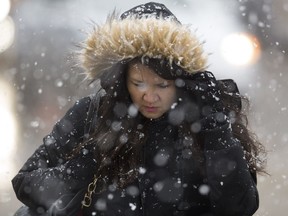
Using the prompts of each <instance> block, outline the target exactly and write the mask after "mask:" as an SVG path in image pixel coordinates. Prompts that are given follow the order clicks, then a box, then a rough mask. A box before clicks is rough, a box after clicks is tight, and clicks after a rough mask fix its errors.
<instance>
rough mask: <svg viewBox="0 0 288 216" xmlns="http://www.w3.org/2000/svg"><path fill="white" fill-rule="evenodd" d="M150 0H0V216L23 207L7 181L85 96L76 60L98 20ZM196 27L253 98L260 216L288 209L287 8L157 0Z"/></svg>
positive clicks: (263, 0) (281, 2)
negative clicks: (263, 167)
mask: <svg viewBox="0 0 288 216" xmlns="http://www.w3.org/2000/svg"><path fill="white" fill-rule="evenodd" d="M145 2H149V1H147V0H125V1H119V0H118V1H117V0H108V1H95V0H58V1H55V0H54V1H52V0H41V1H39V0H0V140H1V141H0V216H9V215H13V214H14V212H15V211H16V210H17V208H19V207H20V206H21V203H20V202H19V201H18V200H17V198H16V196H15V194H14V191H13V189H12V184H11V179H12V178H13V177H14V175H15V174H16V173H17V172H18V170H19V169H20V168H21V166H22V164H23V163H24V162H25V161H26V160H27V158H28V157H29V156H30V155H31V154H32V153H33V152H34V150H35V149H36V148H37V147H38V146H39V145H40V144H41V143H42V138H43V137H44V136H45V135H47V134H48V133H49V132H50V131H51V129H52V127H53V125H54V124H55V123H56V121H57V120H59V119H60V118H61V117H62V116H63V115H64V114H65V112H66V111H67V109H68V108H69V107H70V106H72V104H74V102H75V101H76V100H77V99H79V98H80V97H82V96H83V95H87V94H90V92H91V91H92V89H89V88H86V87H85V84H83V82H82V80H83V78H84V76H83V75H82V74H81V73H82V71H81V68H80V67H79V65H78V60H77V59H76V58H75V53H77V52H79V50H80V48H79V46H81V42H82V41H83V40H84V39H85V38H86V36H87V32H89V31H90V30H91V29H92V28H93V25H94V24H95V23H101V22H104V20H105V19H106V15H107V14H108V13H109V12H113V10H114V9H116V11H119V12H124V11H125V10H127V9H129V8H131V7H133V6H134V5H135V6H136V5H138V4H141V3H145ZM158 2H160V3H164V4H165V5H166V6H167V7H168V8H171V9H172V10H173V13H174V14H175V15H176V16H177V17H178V18H179V20H180V21H181V22H182V23H183V24H191V29H192V30H194V31H196V33H197V34H198V36H199V37H200V39H202V40H203V41H204V42H205V44H204V48H205V50H206V52H207V53H209V57H208V60H209V65H210V66H209V70H210V71H212V72H213V73H214V74H215V76H216V78H218V79H228V78H232V79H234V80H235V81H236V82H237V83H238V87H239V89H240V92H241V93H242V94H244V95H246V96H247V97H248V98H249V99H250V100H251V107H250V115H249V117H250V128H251V129H252V130H253V131H255V133H256V135H257V136H258V138H259V139H260V141H261V142H262V143H263V144H264V145H265V147H266V149H267V151H268V154H267V173H268V174H267V175H259V176H258V189H259V193H260V207H259V210H258V211H257V213H256V214H255V215H257V216H276V215H277V216H286V215H287V212H288V169H287V167H288V130H287V129H288V99H287V92H288V71H287V68H288V28H287V23H288V1H287V0H273V1H272V0H236V1H231V0H203V1H199V0H159V1H158Z"/></svg>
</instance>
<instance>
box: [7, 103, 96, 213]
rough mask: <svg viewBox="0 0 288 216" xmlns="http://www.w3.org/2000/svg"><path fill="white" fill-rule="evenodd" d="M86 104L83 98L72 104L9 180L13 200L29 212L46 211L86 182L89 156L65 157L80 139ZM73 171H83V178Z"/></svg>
mask: <svg viewBox="0 0 288 216" xmlns="http://www.w3.org/2000/svg"><path fill="white" fill-rule="evenodd" d="M90 101H91V100H90V98H88V97H87V98H83V99H81V100H79V101H78V102H76V103H75V105H74V106H73V107H72V108H70V109H69V110H68V112H67V113H66V114H65V116H64V117H63V118H62V119H61V120H60V121H58V122H57V123H56V125H55V126H54V128H53V130H52V132H51V133H50V134H49V135H48V136H46V137H45V138H44V139H43V144H42V145H40V146H39V148H38V149H37V150H36V151H35V152H34V154H33V155H32V156H31V157H30V158H29V159H28V160H27V161H26V163H25V164H24V166H23V167H22V168H21V169H20V171H19V172H18V174H17V175H16V176H15V177H14V178H13V179H12V185H13V188H14V191H15V193H16V196H17V198H18V199H19V200H20V201H21V202H22V203H24V204H25V205H26V206H28V207H30V208H31V209H34V210H37V211H38V212H43V211H46V210H47V209H49V208H50V207H51V205H52V204H53V203H54V202H55V201H56V200H57V199H58V198H59V197H61V196H65V195H67V194H72V195H73V194H76V193H77V192H78V191H79V190H80V188H81V187H83V184H84V183H85V181H88V176H89V175H85V171H86V172H87V171H88V170H89V169H91V166H94V163H95V161H94V159H93V157H91V154H89V153H87V152H83V155H81V156H80V157H79V158H75V159H72V160H70V161H67V159H66V154H67V153H68V152H70V151H71V149H73V148H74V147H75V146H76V145H77V144H79V143H80V142H81V141H82V140H83V137H84V127H85V124H86V121H87V118H86V117H87V111H88V108H89V104H90ZM77 168H78V170H81V171H82V172H80V173H82V174H83V170H84V175H83V176H79V174H78V172H77V171H75V170H77ZM87 173H88V174H89V173H92V172H91V171H90V172H87ZM83 182H84V183H83Z"/></svg>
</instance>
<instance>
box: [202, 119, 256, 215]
mask: <svg viewBox="0 0 288 216" xmlns="http://www.w3.org/2000/svg"><path fill="white" fill-rule="evenodd" d="M200 139H201V140H202V142H203V143H204V152H205V153H204V154H205V159H206V172H207V183H208V185H209V187H210V193H209V196H210V201H211V209H212V211H213V212H214V214H215V215H219V216H220V215H221V216H226V215H233V216H251V215H253V213H254V212H256V210H257V209H258V206H259V199H258V191H257V188H256V173H251V172H250V171H249V168H248V164H247V161H246V159H245V157H244V150H243V147H242V145H241V143H240V141H239V140H237V139H236V138H234V137H233V133H232V129H231V124H230V123H229V121H228V120H227V121H224V122H222V123H221V125H219V124H218V125H217V126H216V127H214V128H213V129H208V130H205V131H202V132H200Z"/></svg>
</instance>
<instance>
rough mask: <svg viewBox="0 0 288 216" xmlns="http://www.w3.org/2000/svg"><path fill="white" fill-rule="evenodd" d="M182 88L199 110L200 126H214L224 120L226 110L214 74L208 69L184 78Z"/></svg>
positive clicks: (225, 118)
mask: <svg viewBox="0 0 288 216" xmlns="http://www.w3.org/2000/svg"><path fill="white" fill-rule="evenodd" d="M183 81H184V86H183V88H184V89H185V91H186V92H188V94H191V97H194V101H195V103H196V104H197V106H198V108H199V110H200V119H201V120H200V121H199V122H201V128H202V129H203V128H214V127H215V126H216V125H218V123H219V122H220V123H222V122H224V121H226V120H227V119H228V118H227V114H226V113H227V111H226V109H225V107H224V105H223V103H222V100H221V89H220V87H219V84H218V82H217V80H216V78H215V76H214V75H213V74H212V73H211V72H208V71H205V72H198V73H196V74H195V75H193V77H191V78H190V79H185V80H183Z"/></svg>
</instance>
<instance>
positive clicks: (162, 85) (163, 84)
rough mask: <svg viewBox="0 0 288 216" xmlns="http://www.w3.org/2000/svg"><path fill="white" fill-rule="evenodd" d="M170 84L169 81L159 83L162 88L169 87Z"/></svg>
mask: <svg viewBox="0 0 288 216" xmlns="http://www.w3.org/2000/svg"><path fill="white" fill-rule="evenodd" d="M169 86H170V85H169V84H168V83H160V84H158V87H160V88H168V87H169Z"/></svg>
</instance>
